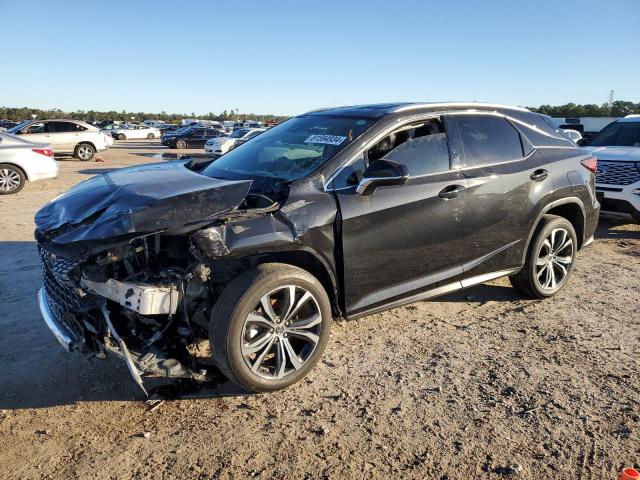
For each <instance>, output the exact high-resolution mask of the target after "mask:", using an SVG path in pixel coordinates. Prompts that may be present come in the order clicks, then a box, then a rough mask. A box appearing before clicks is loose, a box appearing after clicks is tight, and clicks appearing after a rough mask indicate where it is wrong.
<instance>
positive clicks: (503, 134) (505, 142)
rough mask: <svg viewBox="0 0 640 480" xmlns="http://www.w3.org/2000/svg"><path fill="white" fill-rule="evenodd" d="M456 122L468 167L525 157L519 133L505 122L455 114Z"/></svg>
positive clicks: (496, 118)
mask: <svg viewBox="0 0 640 480" xmlns="http://www.w3.org/2000/svg"><path fill="white" fill-rule="evenodd" d="M455 119H456V121H457V122H458V128H459V130H460V136H461V138H462V146H463V149H464V156H465V163H466V165H467V166H476V165H486V164H490V163H499V162H505V161H509V160H517V159H519V158H522V157H523V150H522V143H521V141H520V134H519V133H518V131H517V130H516V129H515V128H514V127H513V125H511V124H510V123H509V122H507V121H506V120H505V119H503V118H501V117H497V116H493V115H456V116H455Z"/></svg>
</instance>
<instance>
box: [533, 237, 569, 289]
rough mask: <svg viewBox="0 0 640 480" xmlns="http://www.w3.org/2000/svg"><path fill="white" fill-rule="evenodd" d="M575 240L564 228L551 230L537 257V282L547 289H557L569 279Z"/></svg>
mask: <svg viewBox="0 0 640 480" xmlns="http://www.w3.org/2000/svg"><path fill="white" fill-rule="evenodd" d="M573 252H574V247H573V241H572V240H571V235H570V234H569V232H568V231H567V230H565V229H564V228H556V229H554V230H551V232H550V233H549V235H548V236H547V238H545V240H544V242H543V243H542V245H541V246H540V250H539V251H538V256H537V258H536V282H538V284H539V285H540V287H541V288H543V289H545V290H556V289H558V288H560V286H561V285H562V284H563V283H564V281H565V280H566V279H567V275H568V274H569V269H570V268H571V263H572V262H573V256H574V255H573Z"/></svg>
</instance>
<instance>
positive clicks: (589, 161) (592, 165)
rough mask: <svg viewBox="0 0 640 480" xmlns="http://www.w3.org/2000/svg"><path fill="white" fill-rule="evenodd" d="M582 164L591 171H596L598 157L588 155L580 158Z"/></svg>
mask: <svg viewBox="0 0 640 480" xmlns="http://www.w3.org/2000/svg"><path fill="white" fill-rule="evenodd" d="M580 163H582V166H583V167H584V168H586V169H587V170H589V171H590V172H592V173H596V170H597V169H598V159H597V158H596V157H589V158H585V159H584V160H582V162H580Z"/></svg>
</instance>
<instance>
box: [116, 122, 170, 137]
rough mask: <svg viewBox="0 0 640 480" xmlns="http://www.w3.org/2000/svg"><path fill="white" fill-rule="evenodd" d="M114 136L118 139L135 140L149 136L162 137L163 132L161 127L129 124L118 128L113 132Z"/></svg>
mask: <svg viewBox="0 0 640 480" xmlns="http://www.w3.org/2000/svg"><path fill="white" fill-rule="evenodd" d="M111 135H113V138H116V139H118V140H134V139H136V140H137V139H142V138H148V139H149V140H153V139H154V138H161V137H162V132H160V129H159V128H155V127H149V126H147V125H129V126H127V127H122V128H116V129H114V130H113V131H112V132H111Z"/></svg>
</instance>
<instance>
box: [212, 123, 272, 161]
mask: <svg viewBox="0 0 640 480" xmlns="http://www.w3.org/2000/svg"><path fill="white" fill-rule="evenodd" d="M265 130H266V128H241V129H239V130H234V132H233V133H232V134H231V135H229V136H226V137H224V136H223V137H219V138H213V139H211V140H208V141H207V143H205V145H204V149H205V151H206V152H209V153H215V154H216V155H223V154H225V153H227V152H228V151H229V150H233V149H234V148H236V147H237V146H238V145H242V144H243V143H245V142H246V141H247V140H251V139H252V138H253V137H257V136H258V135H260V134H261V133H262V132H264V131H265Z"/></svg>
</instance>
